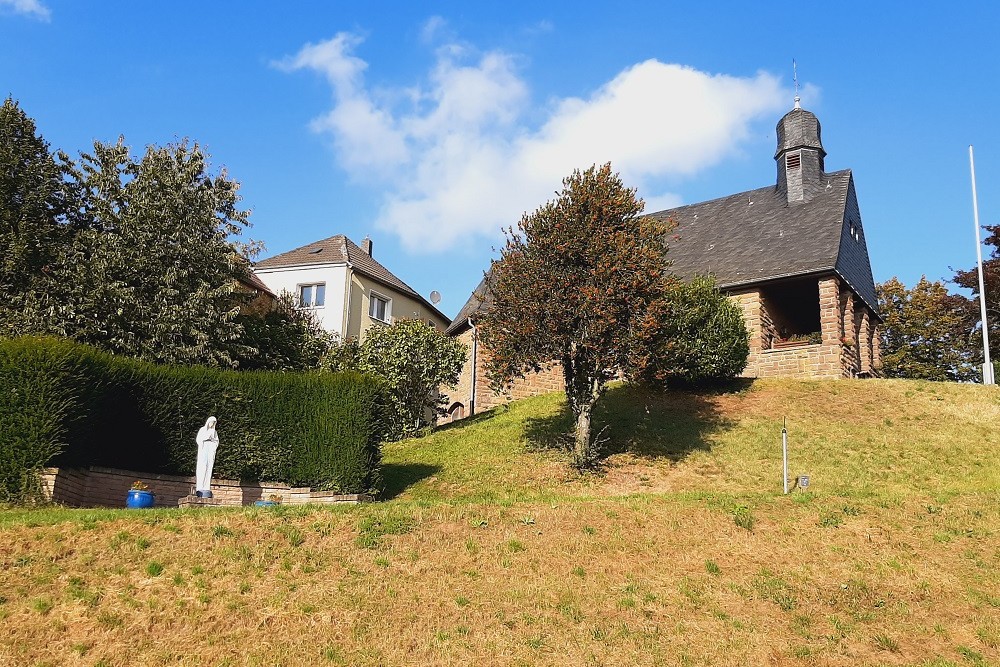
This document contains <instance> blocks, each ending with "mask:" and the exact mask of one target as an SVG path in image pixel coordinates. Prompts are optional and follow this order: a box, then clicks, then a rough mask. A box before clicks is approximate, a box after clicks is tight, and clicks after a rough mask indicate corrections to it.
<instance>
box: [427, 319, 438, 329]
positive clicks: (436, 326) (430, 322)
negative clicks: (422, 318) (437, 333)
mask: <svg viewBox="0 0 1000 667" xmlns="http://www.w3.org/2000/svg"><path fill="white" fill-rule="evenodd" d="M427 326H429V327H430V328H431V329H437V328H438V325H436V324H434V320H427Z"/></svg>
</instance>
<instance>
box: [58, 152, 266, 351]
mask: <svg viewBox="0 0 1000 667" xmlns="http://www.w3.org/2000/svg"><path fill="white" fill-rule="evenodd" d="M208 169H209V167H208V156H207V155H206V154H205V153H204V151H202V149H201V148H200V147H199V146H198V144H197V143H194V144H191V143H189V142H188V141H187V140H183V141H181V142H180V143H178V144H174V145H170V146H165V147H158V146H150V147H149V148H147V150H146V152H145V154H144V155H143V157H142V158H141V159H139V160H135V159H133V158H132V157H131V155H130V152H129V148H128V147H127V146H126V145H125V144H124V140H122V139H119V141H118V142H117V143H116V144H103V143H99V142H98V143H95V144H94V150H93V153H90V154H83V155H82V159H81V165H80V168H79V169H78V170H77V171H75V173H74V178H75V180H76V182H77V184H78V186H79V188H80V190H81V192H82V198H83V203H84V206H83V210H82V214H83V216H84V218H85V219H86V223H87V224H86V226H84V227H83V228H82V229H81V230H79V232H78V233H76V234H75V235H73V237H72V241H71V242H70V243H68V244H67V245H66V246H65V247H64V248H63V249H62V251H61V257H60V262H59V265H58V267H57V273H58V276H57V277H58V279H59V285H60V289H59V290H58V304H57V307H56V308H55V309H54V311H53V313H52V315H51V317H50V318H49V321H48V323H47V329H48V332H50V333H56V334H60V335H63V336H67V337H70V338H73V339H75V340H78V341H80V342H84V343H89V344H92V345H96V346H98V347H101V348H103V349H105V350H108V351H110V352H112V353H116V354H122V355H127V356H131V357H137V358H140V359H145V360H148V361H155V362H168V363H202V364H208V365H218V366H232V365H234V364H235V359H234V355H233V350H234V348H235V349H238V348H239V346H240V342H239V339H240V336H241V333H242V328H241V327H240V325H239V324H238V323H237V322H235V321H234V320H235V317H236V315H237V314H238V312H239V297H238V295H237V294H236V285H237V280H236V279H237V277H238V276H240V275H246V274H247V273H248V272H249V270H250V268H249V261H248V260H247V258H246V257H245V256H244V254H242V253H241V252H240V247H239V246H238V245H236V244H235V243H234V242H233V241H232V237H235V236H237V235H239V234H240V233H241V232H242V230H243V229H244V228H245V227H247V226H248V222H247V218H248V212H246V211H243V210H240V209H239V208H238V202H239V200H240V197H239V195H238V194H237V190H238V189H239V184H238V183H237V182H236V181H233V180H230V179H229V178H228V177H227V175H226V173H225V171H221V172H220V173H218V174H216V175H215V176H214V177H213V176H212V175H211V174H209V171H208Z"/></svg>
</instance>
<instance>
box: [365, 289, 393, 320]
mask: <svg viewBox="0 0 1000 667" xmlns="http://www.w3.org/2000/svg"><path fill="white" fill-rule="evenodd" d="M391 304H392V300H391V299H388V298H386V297H384V296H382V295H381V294H376V293H375V292H372V293H371V297H370V298H369V299H368V315H369V316H371V317H372V319H376V320H378V321H380V322H388V321H389V317H390V316H391V315H392V308H391Z"/></svg>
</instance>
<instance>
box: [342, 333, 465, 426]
mask: <svg viewBox="0 0 1000 667" xmlns="http://www.w3.org/2000/svg"><path fill="white" fill-rule="evenodd" d="M467 353H468V350H467V348H466V346H465V345H464V344H463V343H462V342H461V341H459V340H457V339H455V338H451V337H449V336H445V335H444V333H442V332H441V331H438V330H437V329H435V328H433V327H430V326H428V325H427V324H425V323H424V322H422V321H420V320H411V319H399V320H396V321H395V322H393V324H392V325H391V326H374V327H372V328H370V329H368V330H367V331H366V332H365V337H364V340H363V341H362V342H360V343H359V342H358V341H357V340H355V339H350V340H347V341H345V342H344V343H343V344H341V345H338V346H335V347H334V348H333V349H332V350H331V351H330V353H329V354H328V355H327V358H326V360H325V362H324V368H325V369H327V370H331V371H360V372H362V373H367V374H369V375H373V376H375V377H378V378H381V379H382V380H384V381H385V382H386V385H387V387H388V394H389V401H390V405H389V406H388V409H387V411H386V419H387V433H386V437H387V438H389V439H395V438H401V437H405V436H408V435H412V434H413V433H415V432H416V431H418V430H419V429H420V428H422V427H424V426H427V425H430V424H433V423H434V421H435V420H436V418H437V416H438V415H439V414H441V413H442V412H443V410H442V407H441V398H440V396H439V395H438V391H437V390H438V387H440V386H441V385H449V386H454V384H455V383H456V382H458V376H459V373H460V372H461V371H462V366H463V365H464V363H465V358H466V354H467Z"/></svg>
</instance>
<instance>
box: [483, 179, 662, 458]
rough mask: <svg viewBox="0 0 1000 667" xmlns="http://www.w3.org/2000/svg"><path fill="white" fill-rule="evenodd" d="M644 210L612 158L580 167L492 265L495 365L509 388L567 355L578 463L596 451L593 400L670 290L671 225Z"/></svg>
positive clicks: (510, 233) (487, 331)
mask: <svg viewBox="0 0 1000 667" xmlns="http://www.w3.org/2000/svg"><path fill="white" fill-rule="evenodd" d="M642 210H643V202H642V200H639V199H637V198H636V196H635V190H634V189H630V188H627V187H625V185H624V184H623V183H622V181H621V179H620V178H619V177H618V175H617V174H615V173H613V172H612V171H611V165H610V164H605V165H604V166H602V167H597V166H594V167H591V168H589V169H587V170H586V171H584V172H580V171H579V170H577V171H574V172H573V174H572V175H570V176H569V177H567V178H566V179H564V180H563V189H562V192H560V193H558V197H557V198H556V199H555V200H553V201H550V202H548V203H546V204H544V205H543V206H541V207H540V208H538V209H537V210H536V211H535V212H534V213H530V214H525V215H524V216H523V217H522V218H521V220H520V222H519V223H518V225H517V228H518V229H517V231H516V232H515V231H514V229H513V228H509V229H508V230H507V242H506V244H505V246H504V248H503V249H502V250H501V254H500V258H499V259H498V260H495V261H494V262H493V264H492V267H491V283H490V292H491V296H492V300H493V301H492V305H491V306H490V307H489V308H488V310H487V312H486V313H485V315H484V317H483V319H482V323H481V327H480V331H481V335H482V341H483V344H484V345H485V346H486V347H487V348H488V349H489V350H490V359H489V361H488V365H487V371H488V374H489V376H490V378H491V379H492V381H493V383H494V384H495V385H497V386H500V387H502V386H504V385H506V384H508V383H509V382H511V381H512V380H513V379H514V378H517V377H522V376H523V375H525V374H526V373H529V372H532V371H538V370H540V369H541V367H542V366H543V365H545V364H547V363H550V362H552V361H553V360H557V361H559V362H561V364H562V371H563V376H564V378H565V380H566V396H567V399H568V403H569V407H570V409H571V411H572V413H573V417H574V420H575V428H574V431H575V435H574V448H573V451H574V458H575V460H576V462H577V464H578V465H587V464H589V463H590V462H592V461H593V460H594V459H595V458H596V451H595V450H596V447H594V445H593V442H592V437H591V417H592V414H593V409H594V404H595V403H596V402H597V400H598V399H599V398H600V397H601V395H602V394H603V393H604V390H605V388H606V385H607V382H608V380H610V379H611V378H612V377H614V376H615V374H616V373H617V369H619V368H623V367H625V366H626V365H627V362H628V359H629V356H630V355H631V352H632V338H633V335H632V334H633V332H634V329H635V328H636V327H637V326H639V325H640V323H641V322H642V320H643V317H644V316H645V313H646V312H647V311H648V309H649V307H650V305H651V304H652V303H653V302H655V301H656V300H657V298H659V296H660V295H661V293H662V284H663V279H664V276H665V274H666V270H667V265H666V262H665V261H664V255H665V253H666V251H667V245H666V240H665V239H666V235H667V232H668V231H669V225H668V224H667V223H665V222H663V221H661V220H659V219H657V218H653V217H646V216H641V215H640V214H641V213H642Z"/></svg>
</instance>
